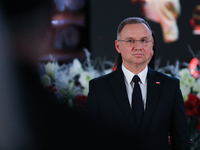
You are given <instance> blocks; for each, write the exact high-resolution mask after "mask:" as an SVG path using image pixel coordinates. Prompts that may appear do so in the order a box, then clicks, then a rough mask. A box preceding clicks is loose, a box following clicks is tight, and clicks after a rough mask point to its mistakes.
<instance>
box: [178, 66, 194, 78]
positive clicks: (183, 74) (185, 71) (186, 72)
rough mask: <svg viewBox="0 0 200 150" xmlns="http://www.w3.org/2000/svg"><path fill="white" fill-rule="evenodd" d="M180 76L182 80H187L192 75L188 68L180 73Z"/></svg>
mask: <svg viewBox="0 0 200 150" xmlns="http://www.w3.org/2000/svg"><path fill="white" fill-rule="evenodd" d="M178 74H179V76H180V79H183V80H185V79H187V78H188V77H189V76H191V74H190V70H189V69H188V68H184V69H182V70H180V71H179V73H178Z"/></svg>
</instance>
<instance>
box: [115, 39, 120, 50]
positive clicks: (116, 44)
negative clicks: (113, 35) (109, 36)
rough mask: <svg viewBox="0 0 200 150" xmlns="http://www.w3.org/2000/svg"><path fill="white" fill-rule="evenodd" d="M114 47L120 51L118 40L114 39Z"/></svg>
mask: <svg viewBox="0 0 200 150" xmlns="http://www.w3.org/2000/svg"><path fill="white" fill-rule="evenodd" d="M115 48H116V50H117V52H118V53H121V50H120V44H119V41H118V40H115Z"/></svg>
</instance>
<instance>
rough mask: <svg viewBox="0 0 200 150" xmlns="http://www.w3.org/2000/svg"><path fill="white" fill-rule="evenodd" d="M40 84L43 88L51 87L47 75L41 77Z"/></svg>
mask: <svg viewBox="0 0 200 150" xmlns="http://www.w3.org/2000/svg"><path fill="white" fill-rule="evenodd" d="M41 82H42V84H43V86H45V87H46V86H51V79H50V77H49V76H48V75H47V74H45V75H42V76H41Z"/></svg>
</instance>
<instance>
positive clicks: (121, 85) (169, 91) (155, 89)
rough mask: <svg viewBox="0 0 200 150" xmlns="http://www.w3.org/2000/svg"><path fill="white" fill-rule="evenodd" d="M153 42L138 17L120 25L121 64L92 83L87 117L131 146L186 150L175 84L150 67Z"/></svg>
mask: <svg viewBox="0 0 200 150" xmlns="http://www.w3.org/2000/svg"><path fill="white" fill-rule="evenodd" d="M153 44H154V41H153V38H152V30H151V28H150V26H149V25H148V23H147V22H146V21H145V20H143V19H142V18H137V17H130V18H127V19H125V20H123V21H122V22H121V23H120V25H119V27H118V30H117V40H115V47H116V50H117V51H118V53H120V54H121V56H122V66H121V67H120V68H118V69H117V70H116V71H113V72H112V73H110V74H108V75H105V76H102V77H99V78H96V79H93V80H91V81H90V83H89V94H88V99H87V102H86V107H85V112H86V115H88V116H90V117H91V118H93V119H94V120H96V121H99V122H103V123H105V124H108V125H109V126H111V127H112V128H113V129H116V130H120V131H123V132H124V133H126V134H127V135H130V136H131V137H130V138H131V142H130V147H132V148H135V149H139V150H143V149H144V150H161V149H162V150H164V149H166V150H168V149H171V148H172V149H179V150H183V149H184V150H186V149H187V150H189V149H190V140H189V133H188V124H187V118H186V112H185V106H184V102H183V98H182V95H181V91H180V87H179V80H178V79H176V78H173V77H169V76H167V75H164V74H161V73H159V72H157V71H154V70H153V69H151V68H150V67H148V63H149V61H150V59H151V58H152V56H153V50H152V49H153ZM134 76H137V78H138V77H139V80H140V81H139V82H138V84H139V86H138V84H137V81H132V78H133V77H134ZM134 78H135V77H134ZM136 89H138V91H137V92H136V95H138V93H141V94H139V95H138V96H137V98H134V97H135V94H133V95H132V93H134V90H136ZM132 97H133V98H132ZM138 112H141V113H138ZM169 135H170V140H171V143H170V144H169V142H168V137H169Z"/></svg>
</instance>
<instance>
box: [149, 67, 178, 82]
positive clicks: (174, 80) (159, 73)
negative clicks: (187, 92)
mask: <svg viewBox="0 0 200 150" xmlns="http://www.w3.org/2000/svg"><path fill="white" fill-rule="evenodd" d="M153 71H154V73H155V74H156V76H157V77H159V78H160V79H163V80H166V81H172V82H179V79H178V78H175V77H173V76H170V75H167V74H164V73H162V72H158V71H156V70H153Z"/></svg>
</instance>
